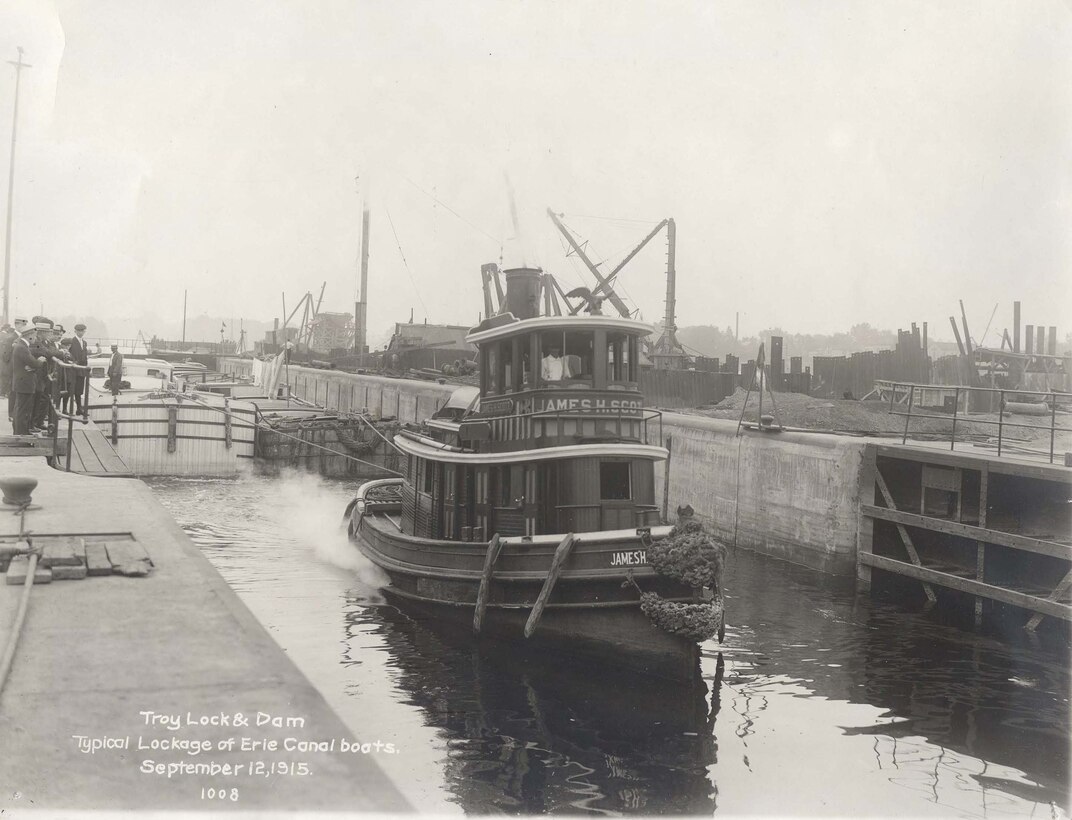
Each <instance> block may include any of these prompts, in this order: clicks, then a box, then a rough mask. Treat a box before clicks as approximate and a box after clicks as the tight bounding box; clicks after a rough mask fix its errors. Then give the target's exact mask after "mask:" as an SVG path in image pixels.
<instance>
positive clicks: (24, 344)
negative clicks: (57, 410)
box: [0, 316, 89, 436]
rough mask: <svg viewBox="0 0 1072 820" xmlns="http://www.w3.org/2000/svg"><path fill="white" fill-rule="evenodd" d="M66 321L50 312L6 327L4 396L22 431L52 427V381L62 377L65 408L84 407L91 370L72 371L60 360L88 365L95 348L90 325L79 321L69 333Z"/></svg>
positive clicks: (1, 349) (0, 354) (1, 371)
mask: <svg viewBox="0 0 1072 820" xmlns="http://www.w3.org/2000/svg"><path fill="white" fill-rule="evenodd" d="M64 332H65V331H64V328H63V325H60V324H56V323H55V322H53V321H52V320H51V319H48V318H46V317H44V316H34V317H33V319H32V320H31V321H29V322H27V321H26V320H25V319H15V322H14V325H13V326H11V325H6V324H5V325H4V326H3V327H0V396H4V395H6V396H7V403H8V404H7V416H8V420H9V421H10V422H11V423H12V427H13V428H14V433H15V435H17V436H25V435H30V434H33V433H37V432H41V431H46V430H47V428H48V424H49V418H48V406H49V402H50V401H51V396H52V386H53V384H54V383H55V382H56V381H59V382H60V389H61V394H62V395H63V407H62V408H61V409H62V411H63V412H64V413H70V412H71V408H72V405H73V406H74V409H75V412H76V413H78V414H81V413H83V412H84V408H83V406H82V396H83V393H84V392H85V379H86V374H85V371H78V370H71V369H67V368H64V367H61V366H59V365H57V364H56V362H57V361H62V362H69V363H71V364H78V365H85V364H86V363H87V361H88V356H89V351H88V348H87V344H86V341H85V338H84V337H85V333H86V326H85V325H83V324H77V325H75V326H74V336H73V337H68V338H64Z"/></svg>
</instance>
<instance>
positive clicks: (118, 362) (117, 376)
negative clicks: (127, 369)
mask: <svg viewBox="0 0 1072 820" xmlns="http://www.w3.org/2000/svg"><path fill="white" fill-rule="evenodd" d="M108 381H109V382H110V383H111V385H112V395H113V396H118V395H119V384H120V382H122V381H123V354H122V353H120V352H119V345H112V360H111V361H110V362H108Z"/></svg>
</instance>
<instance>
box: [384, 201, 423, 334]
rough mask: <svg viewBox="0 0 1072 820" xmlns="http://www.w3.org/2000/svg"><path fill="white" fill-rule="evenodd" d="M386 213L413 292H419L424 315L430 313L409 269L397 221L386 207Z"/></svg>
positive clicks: (418, 298) (418, 295)
mask: <svg viewBox="0 0 1072 820" xmlns="http://www.w3.org/2000/svg"><path fill="white" fill-rule="evenodd" d="M384 213H386V214H387V221H388V222H389V223H390V225H391V233H393V234H394V235H395V244H396V245H398V255H399V256H401V257H402V264H403V265H404V266H405V268H406V275H407V276H408V277H409V282H410V284H411V285H413V292H414V293H416V294H417V300H418V301H419V302H420V303H421V307H422V308H424V315H425V316H427V315H428V305H426V304H425V303H424V299H423V298H422V297H421V289H420V288H419V287H417V283H416V282H415V281H414V279H413V271H411V270H410V269H409V262H407V261H406V254H405V253H403V251H402V243H401V242H400V241H399V240H398V231H396V230H395V221H394V220H393V219H391V212H390V211H388V210H387V209H386V208H385V209H384Z"/></svg>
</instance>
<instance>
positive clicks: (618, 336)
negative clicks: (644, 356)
mask: <svg viewBox="0 0 1072 820" xmlns="http://www.w3.org/2000/svg"><path fill="white" fill-rule="evenodd" d="M629 361H630V356H629V337H628V336H626V335H625V334H624V333H608V334H607V380H608V381H612V382H621V381H629Z"/></svg>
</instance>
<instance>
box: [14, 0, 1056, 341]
mask: <svg viewBox="0 0 1072 820" xmlns="http://www.w3.org/2000/svg"><path fill="white" fill-rule="evenodd" d="M20 46H21V47H22V48H23V49H24V50H25V56H24V59H25V61H26V62H28V63H30V64H31V65H32V66H33V67H32V68H30V69H27V70H25V71H23V73H22V75H21V78H22V79H21V85H20V100H19V117H18V144H17V150H16V162H15V188H14V209H13V213H12V215H13V236H12V248H11V252H12V261H11V298H12V300H13V307H12V313H13V314H14V313H16V312H19V313H20V314H21V313H36V312H38V311H39V310H43V311H44V312H45V313H46V314H48V313H52V314H55V315H93V316H96V317H98V318H101V319H104V320H105V321H119V320H120V319H122V318H124V317H127V318H129V317H145V316H147V315H154V316H156V317H159V318H160V321H161V322H169V323H174V322H178V321H180V320H181V315H182V308H183V299H184V294H185V298H186V299H187V302H188V306H187V310H188V312H189V314H190V315H197V314H209V315H217V316H224V317H227V316H230V317H246V318H249V319H256V320H258V321H268V320H271V319H272V318H273V317H277V316H281V315H282V310H283V304H284V300H285V302H286V304H288V305H290V306H293V305H294V304H295V303H297V301H298V300H299V299H300V298H301V297H302V296H303V295H304V294H305V293H306V292H307V291H311V292H313V294H314V296H315V295H318V294H319V292H320V288H321V286H322V285H324V286H325V288H324V302H323V306H322V309H324V310H333V311H352V310H353V302H354V300H355V298H356V295H357V293H356V291H357V283H358V278H359V277H358V271H359V255H360V224H361V210H362V207H363V204H365V203H367V205H368V207H369V210H370V215H371V225H372V228H371V232H370V266H369V294H368V302H369V307H368V314H369V338H370V341H373V342H375V341H378V340H379V341H382V337H383V336H384V334H385V333H387V331H388V329H389V328H390V326H391V325H392V324H393V323H394V322H396V321H406V320H408V319H409V316H410V312H411V311H412V312H413V316H414V319H415V320H416V321H421V320H422V319H427V320H428V321H429V322H439V323H449V324H473V323H475V322H476V321H477V319H478V316H479V313H480V311H481V310H482V298H481V293H480V265H481V264H483V263H485V262H501V263H502V265H503V267H513V266H518V265H522V264H526V265H537V266H540V267H543V268H544V269H545V270H547V271H549V272H551V273H553V274H554V275H555V276H556V277H558V278H559V280H560V281H561V282H562V283H563V285H564V286H565V287H567V288H569V287H573V286H576V285H580V284H586V285H589V286H592V285H593V284H594V280H593V279H592V277H591V276H590V275H589V274H588V273H587V272H586V271H585V270H584V266H583V265H582V264H581V263H580V261H579V260H578V259H577V257H576V256H575V255H574V256H567V254H566V251H565V244H564V240H562V238H561V237H560V235H559V234H558V233H557V231H556V230H555V228H554V226H553V225H552V224H551V222H550V220H549V219H548V218H547V216H546V209H547V208H548V207H550V208H552V209H553V210H554V211H555V212H556V213H559V214H562V215H563V216H562V218H563V221H564V222H565V223H566V224H567V225H568V226H569V228H570V229H571V230H573V231H574V232H575V233H576V234H577V236H578V237H579V239H580V241H585V242H587V243H588V244H587V245H586V246H585V247H586V249H587V251H588V253H589V255H590V256H591V257H592V258H593V261H596V262H599V263H601V265H602V269H603V270H604V271H607V270H609V269H611V268H613V266H614V265H616V264H617V262H618V261H620V259H621V258H622V257H623V256H624V255H625V254H626V253H627V252H628V251H629V250H630V249H632V247H633V246H635V245H636V244H637V243H639V242H640V240H641V239H643V238H644V236H645V235H647V233H648V231H650V230H651V228H653V227H654V226H655V225H656V224H657V223H658V222H659V221H660V220H662V219H664V218H666V217H673V218H674V219H675V222H676V226H677V255H676V259H677V282H676V297H677V317H676V321H677V324H678V326H682V327H684V326H688V325H700V324H714V325H718V326H720V327H728V326H733V325H734V323H735V321H736V320H737V316H738V314H739V321H740V330H741V333H742V335H750V334H754V333H756V332H758V331H759V330H761V329H763V328H768V327H782V328H784V329H785V330H787V331H791V332H810V333H821V332H835V331H839V330H847V329H848V328H849V327H850V326H852V325H854V324H857V323H861V322H867V323H869V324H871V325H873V326H876V327H881V328H890V329H892V328H898V327H905V328H907V327H908V326H909V324H910V323H911V322H917V323H922V322H924V321H927V322H929V327H930V328H931V331H930V332H931V336H932V338H936V339H941V338H946V337H949V338H951V336H952V333H951V330H950V329H949V321H948V317H949V316H950V315H954V314H955V315H957V316H958V317H959V305H958V300H960V299H963V300H964V303H965V308H966V311H967V315H968V320H969V323H970V325H971V327H972V335H973V336H974V337H975V338H976V341H978V340H979V338H980V337H981V336H982V333H983V328H984V327H985V326H986V324H987V323H988V320H989V317H990V316H991V314H992V312H993V311H995V305H996V306H997V309H996V312H994V314H993V315H994V318H993V321H992V322H991V330H990V333H991V334H992V335H990V336H988V338H987V340H986V341H987V342H989V343H994V344H996V343H997V341H998V339H999V338H1000V336H999V334H1000V328H1003V327H1010V328H1011V325H1012V302H1013V300H1017V299H1018V300H1020V301H1021V302H1022V305H1023V316H1024V319H1023V321H1024V323H1025V324H1027V323H1031V324H1042V325H1046V326H1050V325H1056V326H1058V328H1059V335H1060V336H1061V337H1062V338H1064V335H1065V333H1067V332H1068V331H1070V330H1072V275H1070V272H1072V230H1070V229H1072V202H1070V196H1072V5H1070V2H1069V0H1038V2H1033V3H1015V2H1001V3H997V2H988V1H987V0H973V2H956V0H950V1H949V2H942V3H933V2H922V3H915V2H906V1H905V0H891V1H890V2H867V0H853V2H834V1H833V0H829V1H828V2H822V3H811V2H802V1H801V2H752V1H751V0H748V2H710V1H709V0H704V1H703V2H687V1H685V0H681V1H680V2H673V1H672V0H671V1H667V0H660V2H637V0H616V2H603V0H591V2H584V1H583V0H570V2H556V1H554V0H545V2H528V1H526V2H519V1H518V0H502V1H501V2H491V0H479V1H474V0H455V2H451V3H442V2H414V1H413V0H405V1H404V2H390V1H388V0H375V1H372V0H344V1H340V2H335V1H334V0H256V2H246V1H245V0H219V1H214V2H209V0H184V1H183V2H175V1H174V0H122V2H120V1H118V0H95V1H94V2H93V3H85V2H50V1H49V0H6V2H5V3H4V4H3V5H2V7H0V60H2V61H3V62H2V63H0V69H2V70H0V168H2V169H3V170H4V172H5V173H4V175H3V177H4V179H5V180H6V171H7V168H8V160H9V158H10V154H9V147H10V141H11V120H12V103H13V94H14V86H15V71H14V68H13V67H12V66H10V65H8V64H7V60H14V59H15V58H16V54H17V52H16V48H17V47H20ZM3 187H4V193H5V194H6V185H5V186H3ZM511 199H512V200H513V202H514V203H515V208H516V212H517V215H518V219H517V224H516V226H515V224H514V221H513V219H512V217H511ZM3 205H4V202H3V201H2V200H0V206H3ZM5 213H6V207H5ZM664 236H665V234H663V235H660V236H659V237H657V238H656V239H655V240H653V241H652V242H651V243H650V244H649V246H648V247H647V248H646V249H645V250H644V251H643V252H641V253H640V254H639V255H638V256H637V257H636V258H635V259H634V260H633V261H632V262H631V263H630V264H629V265H628V266H627V267H626V268H625V269H624V270H623V272H622V274H620V277H619V287H618V293H619V295H621V296H622V297H623V299H624V300H625V301H626V302H627V303H628V304H629V305H630V306H631V307H634V308H636V309H638V310H639V312H640V315H641V316H642V317H643V318H644V319H646V320H648V321H651V322H654V321H657V320H658V319H660V318H661V317H662V315H663V311H664V300H665V296H666V277H665V264H666V262H665V255H666V242H665V239H664ZM325 283H326V284H325ZM289 309H290V308H288V310H289ZM139 329H141V330H143V331H144V332H145V333H146V335H150V334H152V333H154V332H159V331H158V329H157V328H151V327H144V328H139Z"/></svg>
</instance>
